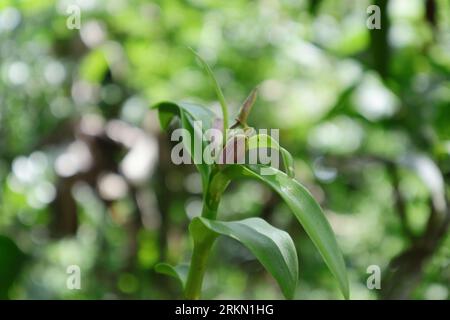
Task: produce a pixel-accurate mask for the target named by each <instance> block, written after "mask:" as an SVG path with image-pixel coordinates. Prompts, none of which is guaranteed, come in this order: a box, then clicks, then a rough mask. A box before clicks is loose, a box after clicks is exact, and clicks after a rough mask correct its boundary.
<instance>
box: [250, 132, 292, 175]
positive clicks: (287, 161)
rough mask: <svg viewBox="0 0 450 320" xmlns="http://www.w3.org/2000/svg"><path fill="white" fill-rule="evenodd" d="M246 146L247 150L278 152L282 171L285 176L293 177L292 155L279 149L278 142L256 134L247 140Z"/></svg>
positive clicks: (265, 135)
mask: <svg viewBox="0 0 450 320" xmlns="http://www.w3.org/2000/svg"><path fill="white" fill-rule="evenodd" d="M247 146H248V149H249V150H252V149H259V148H272V149H275V150H277V151H279V152H280V154H281V159H282V160H283V166H284V170H285V171H286V174H287V175H288V176H289V177H291V178H293V177H294V176H295V172H294V159H293V158H292V155H291V154H290V153H289V151H287V150H286V149H284V148H283V147H281V146H280V145H279V144H278V142H277V141H276V140H275V139H273V138H272V137H271V136H269V135H267V134H257V135H254V136H251V137H249V138H248V141H247Z"/></svg>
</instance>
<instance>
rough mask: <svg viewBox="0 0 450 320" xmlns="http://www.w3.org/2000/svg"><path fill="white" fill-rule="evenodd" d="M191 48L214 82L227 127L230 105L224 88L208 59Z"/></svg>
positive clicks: (226, 126)
mask: <svg viewBox="0 0 450 320" xmlns="http://www.w3.org/2000/svg"><path fill="white" fill-rule="evenodd" d="M189 50H191V51H192V53H193V54H194V55H195V56H196V57H197V59H198V60H199V61H200V63H201V64H202V66H203V68H204V69H205V70H206V73H207V74H208V76H209V78H210V79H211V82H212V83H213V86H214V90H215V91H216V95H217V99H219V103H220V106H221V108H222V115H223V125H224V129H227V128H228V107H227V103H226V102H225V97H224V95H223V93H222V89H220V86H219V83H218V82H217V79H216V77H215V76H214V73H213V72H212V70H211V68H210V66H209V65H208V64H207V63H206V61H205V60H203V58H202V57H201V56H200V55H199V54H198V53H197V52H195V51H194V50H193V49H192V48H189Z"/></svg>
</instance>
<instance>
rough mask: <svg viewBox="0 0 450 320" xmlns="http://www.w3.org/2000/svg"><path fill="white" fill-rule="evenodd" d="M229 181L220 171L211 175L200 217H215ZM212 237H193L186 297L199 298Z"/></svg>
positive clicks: (212, 240) (185, 291)
mask: <svg viewBox="0 0 450 320" xmlns="http://www.w3.org/2000/svg"><path fill="white" fill-rule="evenodd" d="M229 182H230V181H229V180H228V178H227V177H226V176H225V175H223V174H222V173H221V172H220V171H219V172H217V173H214V174H213V175H212V178H211V182H210V183H209V184H208V190H207V192H206V193H205V194H206V195H205V197H204V199H203V209H202V217H205V218H208V219H216V216H217V209H218V207H219V202H220V198H221V196H222V193H223V192H224V191H225V189H226V187H227V186H228V184H229ZM214 239H215V237H214V236H205V237H202V238H200V239H194V249H193V252H192V258H191V264H190V267H189V273H188V278H187V282H186V287H185V290H184V295H185V297H186V299H199V298H200V295H201V290H202V283H203V276H204V275H205V270H206V263H207V261H208V256H209V253H210V251H211V247H212V244H213V243H214Z"/></svg>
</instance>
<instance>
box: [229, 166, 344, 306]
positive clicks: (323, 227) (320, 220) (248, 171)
mask: <svg viewBox="0 0 450 320" xmlns="http://www.w3.org/2000/svg"><path fill="white" fill-rule="evenodd" d="M262 168H264V169H265V170H267V169H268V168H267V167H266V166H261V165H248V166H243V165H236V164H234V165H228V166H227V167H226V168H225V169H224V171H223V174H226V175H227V176H228V177H229V178H230V179H233V178H254V179H258V180H260V181H262V182H264V183H266V184H268V185H269V186H270V187H272V189H273V190H275V191H276V192H277V193H278V194H279V195H280V196H281V198H283V200H284V201H285V202H286V204H287V205H288V207H289V208H290V209H291V210H292V212H293V213H294V215H295V216H296V218H297V219H298V220H299V222H300V223H301V225H302V226H303V228H304V229H305V231H306V233H307V234H308V236H309V237H310V238H311V240H312V242H313V243H314V245H315V246H316V247H317V249H318V250H319V252H320V254H321V255H322V257H323V259H324V261H325V263H326V264H327V266H328V268H329V269H330V271H331V272H332V274H333V275H334V276H335V277H336V279H337V280H338V283H339V287H340V289H341V292H342V294H343V295H344V297H345V298H346V299H348V298H349V286H348V279H347V271H346V268H345V262H344V258H343V257H342V253H341V251H340V250H339V247H338V244H337V241H336V238H335V236H334V233H333V230H332V229H331V226H330V224H329V223H328V221H327V219H326V218H325V215H324V213H323V212H322V209H321V208H320V206H319V205H318V204H317V202H316V201H315V200H314V198H313V197H312V195H311V194H310V193H309V191H308V190H307V189H306V188H305V187H303V186H302V185H301V184H300V183H298V182H297V181H296V180H294V179H292V178H290V177H289V176H287V175H286V174H285V173H283V172H281V171H279V170H277V169H275V168H270V170H271V173H273V174H271V175H261V174H260V170H261V169H262Z"/></svg>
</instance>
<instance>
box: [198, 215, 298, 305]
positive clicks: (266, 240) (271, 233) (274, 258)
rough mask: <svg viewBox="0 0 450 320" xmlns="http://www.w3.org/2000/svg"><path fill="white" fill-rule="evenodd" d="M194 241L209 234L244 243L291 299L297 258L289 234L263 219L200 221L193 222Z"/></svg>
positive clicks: (296, 275)
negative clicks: (197, 237)
mask: <svg viewBox="0 0 450 320" xmlns="http://www.w3.org/2000/svg"><path fill="white" fill-rule="evenodd" d="M191 230H193V236H194V238H195V237H196V236H201V237H203V236H205V234H207V233H208V232H212V233H213V234H215V235H224V236H228V237H231V238H233V239H235V240H237V241H239V242H241V243H242V244H243V245H244V246H245V247H247V248H248V249H249V250H250V251H251V252H252V253H253V254H254V255H255V257H256V258H257V259H258V260H259V261H260V262H261V264H262V265H263V266H264V267H265V268H266V269H267V271H269V272H270V273H271V274H272V275H273V277H274V278H275V279H276V280H277V282H278V284H279V286H280V288H281V290H282V292H283V294H284V295H285V296H286V297H287V298H289V299H291V298H292V297H293V295H294V292H295V288H296V286H297V279H298V258H297V252H296V250H295V246H294V242H293V241H292V239H291V237H290V236H289V234H288V233H286V232H284V231H283V230H280V229H277V228H275V227H273V226H271V225H270V224H268V223H267V222H266V221H264V220H262V219H260V218H249V219H244V220H240V221H229V222H224V221H217V220H209V219H206V218H202V217H197V218H194V219H193V220H192V228H191Z"/></svg>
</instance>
